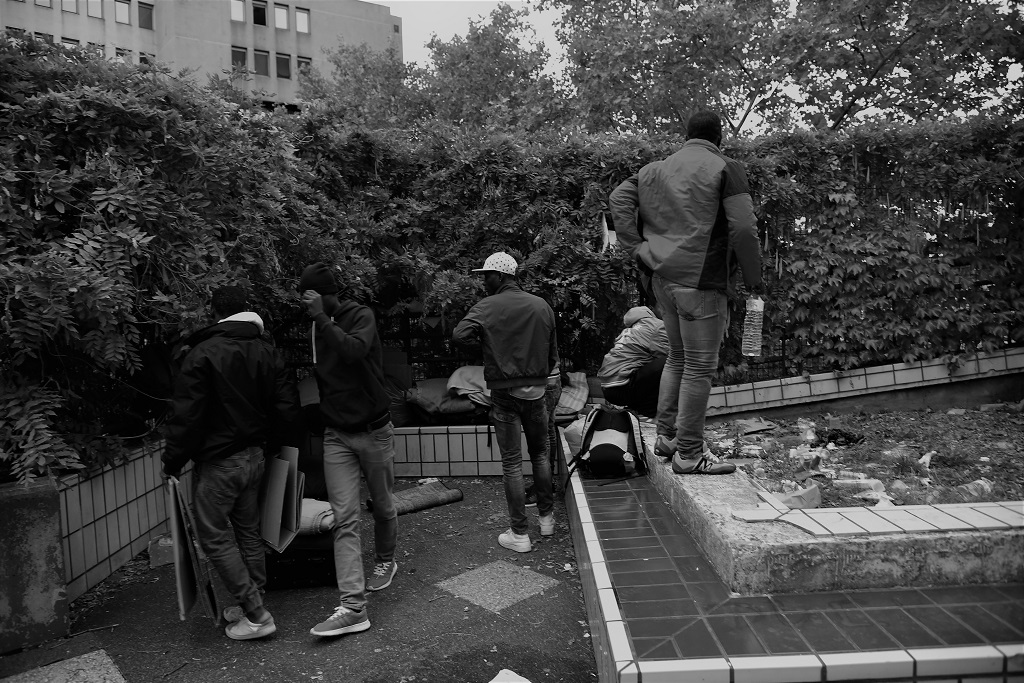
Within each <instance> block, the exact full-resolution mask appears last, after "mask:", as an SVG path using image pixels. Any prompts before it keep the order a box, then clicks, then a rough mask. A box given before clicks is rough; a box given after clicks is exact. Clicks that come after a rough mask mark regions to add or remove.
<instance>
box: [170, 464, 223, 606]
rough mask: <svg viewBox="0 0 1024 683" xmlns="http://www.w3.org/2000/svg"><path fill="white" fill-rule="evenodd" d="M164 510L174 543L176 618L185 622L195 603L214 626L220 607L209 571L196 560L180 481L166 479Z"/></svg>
mask: <svg viewBox="0 0 1024 683" xmlns="http://www.w3.org/2000/svg"><path fill="white" fill-rule="evenodd" d="M167 511H168V518H169V522H170V526H171V540H172V541H173V543H174V582H175V585H176V587H177V593H178V617H179V618H180V619H181V620H182V621H185V619H186V617H187V616H188V614H189V612H191V611H192V608H193V607H195V604H196V602H197V601H198V602H199V603H201V604H202V607H203V612H204V613H205V614H206V616H208V617H211V618H212V619H213V620H214V622H215V623H217V622H219V620H220V607H219V605H218V604H217V595H216V593H215V592H214V590H213V581H212V579H211V577H210V571H209V569H208V568H207V566H206V565H205V563H204V562H203V561H202V560H201V559H200V557H199V551H198V550H197V546H196V534H195V520H194V519H193V517H192V510H191V509H190V508H189V507H188V501H186V500H185V495H184V491H183V490H182V488H181V484H180V482H179V481H178V480H177V479H176V478H174V477H171V478H170V479H168V480H167Z"/></svg>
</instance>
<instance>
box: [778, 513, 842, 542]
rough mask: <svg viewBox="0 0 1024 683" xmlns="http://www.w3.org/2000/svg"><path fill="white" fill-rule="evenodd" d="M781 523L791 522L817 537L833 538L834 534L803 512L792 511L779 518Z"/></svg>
mask: <svg viewBox="0 0 1024 683" xmlns="http://www.w3.org/2000/svg"><path fill="white" fill-rule="evenodd" d="M779 521H781V522H789V523H790V524H792V525H794V526H797V527H800V528H801V529H803V530H804V531H806V532H808V533H811V534H814V535H815V536H831V535H832V533H831V532H830V531H829V530H828V529H826V528H825V527H823V526H822V525H820V524H818V523H817V522H815V521H814V520H813V519H811V518H810V517H808V516H807V515H806V514H804V511H803V510H791V511H790V512H787V513H786V514H784V515H782V516H781V517H779Z"/></svg>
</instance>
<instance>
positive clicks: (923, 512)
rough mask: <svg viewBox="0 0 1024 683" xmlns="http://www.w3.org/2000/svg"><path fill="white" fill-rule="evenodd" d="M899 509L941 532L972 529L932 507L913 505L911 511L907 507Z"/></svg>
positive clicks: (965, 523) (959, 520)
mask: <svg viewBox="0 0 1024 683" xmlns="http://www.w3.org/2000/svg"><path fill="white" fill-rule="evenodd" d="M901 509H903V510H906V511H907V512H909V513H910V514H912V515H914V516H915V517H917V518H918V519H922V520H924V521H926V522H928V523H929V524H932V525H934V526H935V527H936V528H937V529H941V530H942V531H962V530H964V529H973V528H974V527H973V526H971V525H970V524H968V523H967V522H965V521H963V520H962V519H957V518H956V517H954V516H953V515H951V514H949V513H947V512H943V511H942V510H940V509H938V508H936V507H935V506H933V505H915V506H914V507H913V509H908V507H907V506H903V507H902V508H901Z"/></svg>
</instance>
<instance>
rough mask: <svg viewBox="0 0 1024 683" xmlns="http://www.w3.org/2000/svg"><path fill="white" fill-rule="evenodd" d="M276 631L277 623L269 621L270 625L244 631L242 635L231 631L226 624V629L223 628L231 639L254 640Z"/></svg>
mask: <svg viewBox="0 0 1024 683" xmlns="http://www.w3.org/2000/svg"><path fill="white" fill-rule="evenodd" d="M232 625H233V624H232ZM276 631H277V624H274V623H273V622H271V623H270V625H268V626H267V627H265V628H261V629H260V630H258V631H253V632H252V633H246V634H243V635H237V634H235V633H232V632H231V626H228V627H227V628H226V629H224V633H225V634H227V637H228V638H230V639H231V640H256V639H257V638H266V637H267V636H269V635H270V634H271V633H275V632H276Z"/></svg>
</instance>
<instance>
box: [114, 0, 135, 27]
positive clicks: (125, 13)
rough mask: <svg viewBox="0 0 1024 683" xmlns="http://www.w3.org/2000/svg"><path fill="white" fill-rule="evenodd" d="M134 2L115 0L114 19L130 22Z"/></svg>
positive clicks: (120, 21)
mask: <svg viewBox="0 0 1024 683" xmlns="http://www.w3.org/2000/svg"><path fill="white" fill-rule="evenodd" d="M131 9H132V4H131V2H129V1H128V0H114V21H116V22H117V23H119V24H130V23H132V19H131Z"/></svg>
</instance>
